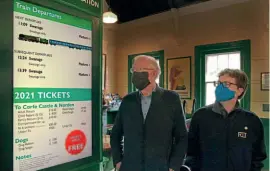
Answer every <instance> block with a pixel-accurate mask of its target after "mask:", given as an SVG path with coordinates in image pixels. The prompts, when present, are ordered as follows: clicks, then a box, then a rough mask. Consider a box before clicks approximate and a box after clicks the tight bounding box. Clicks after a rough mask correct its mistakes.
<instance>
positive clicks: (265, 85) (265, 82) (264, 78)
mask: <svg viewBox="0 0 270 171" xmlns="http://www.w3.org/2000/svg"><path fill="white" fill-rule="evenodd" d="M269 78H270V73H269V72H262V73H261V91H269V89H270V88H269Z"/></svg>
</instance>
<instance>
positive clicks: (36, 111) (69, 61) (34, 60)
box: [13, 0, 92, 171]
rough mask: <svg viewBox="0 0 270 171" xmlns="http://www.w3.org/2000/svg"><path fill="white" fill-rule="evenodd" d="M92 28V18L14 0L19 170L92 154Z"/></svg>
mask: <svg viewBox="0 0 270 171" xmlns="http://www.w3.org/2000/svg"><path fill="white" fill-rule="evenodd" d="M91 29H92V23H91V21H87V20H84V19H81V18H77V17H74V16H71V15H68V14H64V13H61V12H57V11H54V10H50V9H47V8H43V7H40V6H37V5H33V4H30V3H25V2H23V1H19V0H15V1H14V41H13V44H14V54H13V59H14V63H13V66H14V75H13V80H14V83H13V87H14V97H13V101H14V102H13V103H14V104H13V105H14V109H13V111H14V112H13V118H14V120H13V128H14V129H13V130H14V132H13V138H14V140H13V150H14V153H13V163H14V164H13V165H14V166H13V167H14V168H13V170H14V171H26V170H27V171H34V170H40V169H44V168H49V167H52V166H56V165H59V164H63V163H67V162H71V161H74V160H78V159H82V158H85V157H89V156H91V155H92V100H91V92H92V82H91V80H92V73H91V71H92V69H91V68H92V66H91V61H92V48H91V47H92V38H91V37H92V31H91Z"/></svg>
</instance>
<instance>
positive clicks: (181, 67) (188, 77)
mask: <svg viewBox="0 0 270 171" xmlns="http://www.w3.org/2000/svg"><path fill="white" fill-rule="evenodd" d="M166 67H167V89H168V90H173V91H175V92H177V93H178V94H179V95H180V97H181V99H191V98H192V73H191V70H192V69H191V56H187V57H176V58H168V59H167V65H166Z"/></svg>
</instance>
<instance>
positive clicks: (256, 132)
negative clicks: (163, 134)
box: [186, 103, 266, 171]
mask: <svg viewBox="0 0 270 171" xmlns="http://www.w3.org/2000/svg"><path fill="white" fill-rule="evenodd" d="M216 105H217V103H216V104H215V105H210V106H207V107H204V108H201V109H199V110H198V111H197V112H195V114H194V116H193V117H192V120H191V125H190V128H189V134H188V152H187V160H186V164H187V165H188V166H190V167H191V168H192V170H193V171H260V170H261V168H262V167H263V163H262V161H263V160H264V159H266V151H265V144H264V130H263V125H262V122H261V121H260V119H259V118H258V117H257V116H256V115H255V114H254V113H251V112H249V111H246V110H243V109H240V108H236V109H235V110H233V111H232V112H231V113H229V114H227V116H226V115H224V114H222V113H219V112H218V111H217V110H215V109H216V108H215V106H216ZM219 105H220V104H219ZM220 106H221V105H220ZM223 111H224V110H223Z"/></svg>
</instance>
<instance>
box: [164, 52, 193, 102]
mask: <svg viewBox="0 0 270 171" xmlns="http://www.w3.org/2000/svg"><path fill="white" fill-rule="evenodd" d="M184 58H189V64H190V67H189V68H190V87H189V88H190V90H189V91H190V98H183V97H181V99H186V100H191V99H192V68H191V67H192V63H191V62H192V61H191V56H186V57H176V58H168V59H167V62H166V67H167V77H166V83H167V89H169V78H168V77H169V76H168V74H169V68H168V61H169V60H174V59H184Z"/></svg>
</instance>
